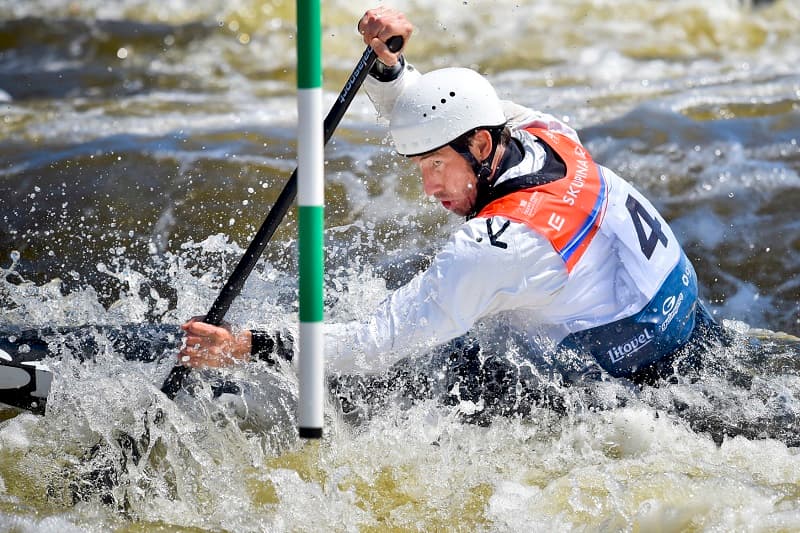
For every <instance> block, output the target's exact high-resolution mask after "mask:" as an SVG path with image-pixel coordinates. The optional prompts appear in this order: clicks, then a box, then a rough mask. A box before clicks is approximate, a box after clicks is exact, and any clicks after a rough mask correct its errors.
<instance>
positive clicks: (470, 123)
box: [389, 68, 506, 156]
mask: <svg viewBox="0 0 800 533" xmlns="http://www.w3.org/2000/svg"><path fill="white" fill-rule="evenodd" d="M505 123H506V117H505V115H504V114H503V107H502V105H501V104H500V99H499V98H498V97H497V92H495V90H494V87H492V85H491V84H490V83H489V81H488V80H487V79H486V78H484V77H483V76H481V75H480V74H478V73H477V72H475V71H474V70H470V69H468V68H443V69H440V70H434V71H433V72H428V73H427V74H423V75H422V77H420V78H419V80H417V82H415V83H414V84H413V85H411V86H409V87H406V88H405V89H404V90H403V92H402V93H401V94H400V96H399V97H398V98H397V102H396V103H395V105H394V109H393V110H392V118H391V120H390V123H389V130H390V131H391V134H392V139H393V140H394V145H395V148H396V149H397V152H398V153H399V154H401V155H406V156H412V155H419V154H424V153H426V152H430V151H432V150H436V149H438V148H441V147H442V146H444V145H446V144H448V143H450V142H451V141H454V140H455V139H457V138H458V137H460V136H461V135H463V134H464V133H467V132H469V131H471V130H473V129H475V128H480V127H496V126H502V125H503V124H505Z"/></svg>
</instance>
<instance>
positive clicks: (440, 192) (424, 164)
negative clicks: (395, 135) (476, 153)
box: [412, 146, 478, 216]
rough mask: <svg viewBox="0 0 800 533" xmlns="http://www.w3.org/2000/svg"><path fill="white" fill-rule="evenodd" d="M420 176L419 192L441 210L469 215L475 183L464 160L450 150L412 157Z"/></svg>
mask: <svg viewBox="0 0 800 533" xmlns="http://www.w3.org/2000/svg"><path fill="white" fill-rule="evenodd" d="M412 159H413V161H414V162H415V163H417V165H419V168H420V171H421V172H422V188H423V190H424V191H425V194H426V195H428V196H433V197H434V198H436V199H437V200H438V201H439V202H441V204H442V206H443V207H444V208H445V209H447V210H449V211H452V212H453V213H455V214H457V215H461V216H466V215H468V214H469V213H470V212H472V208H473V207H474V206H475V200H476V199H477V194H478V187H477V184H478V179H477V177H476V176H475V172H474V171H473V170H472V167H471V166H470V164H469V163H467V160H466V159H464V158H463V157H462V156H461V155H460V154H459V153H458V152H456V151H455V150H453V149H452V148H451V147H450V146H443V147H442V148H439V149H438V150H435V151H433V152H430V153H427V154H423V155H421V156H415V157H412Z"/></svg>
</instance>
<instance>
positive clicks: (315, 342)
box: [297, 0, 325, 439]
mask: <svg viewBox="0 0 800 533" xmlns="http://www.w3.org/2000/svg"><path fill="white" fill-rule="evenodd" d="M297 114H298V145H297V205H298V213H297V218H298V239H297V242H298V248H299V262H300V268H299V290H300V339H299V348H300V353H299V357H300V361H299V363H298V364H299V378H300V399H299V413H298V425H299V432H300V437H302V438H307V439H318V438H320V437H322V422H323V405H324V401H323V400H324V398H323V394H324V373H325V371H324V363H325V358H324V340H323V333H322V324H323V294H322V289H323V271H324V268H325V267H324V263H325V254H324V242H323V229H324V209H325V208H324V203H325V182H324V181H325V180H324V157H325V154H324V148H325V141H324V140H323V120H322V116H323V115H322V21H321V16H320V0H297Z"/></svg>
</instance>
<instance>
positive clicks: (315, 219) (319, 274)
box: [297, 205, 325, 322]
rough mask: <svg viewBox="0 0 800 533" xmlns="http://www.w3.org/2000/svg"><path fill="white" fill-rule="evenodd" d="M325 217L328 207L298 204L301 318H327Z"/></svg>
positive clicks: (311, 319)
mask: <svg viewBox="0 0 800 533" xmlns="http://www.w3.org/2000/svg"><path fill="white" fill-rule="evenodd" d="M324 221H325V209H324V207H322V206H310V205H309V206H305V205H301V206H299V207H298V213H297V225H298V233H299V235H300V236H301V238H300V241H299V246H300V250H299V262H300V280H299V289H300V322H322V318H323V293H322V290H323V269H324V268H325V254H324V243H323V229H324Z"/></svg>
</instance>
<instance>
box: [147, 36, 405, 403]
mask: <svg viewBox="0 0 800 533" xmlns="http://www.w3.org/2000/svg"><path fill="white" fill-rule="evenodd" d="M386 45H387V46H388V47H389V50H391V51H392V52H397V51H398V50H400V49H401V48H402V47H403V38H402V37H400V36H395V37H392V38H390V39H389V40H388V41H387V42H386ZM377 59H378V56H377V55H376V54H375V51H374V50H373V49H372V47H370V46H368V47H367V49H366V50H364V54H363V55H362V56H361V60H360V61H359V62H358V64H357V65H356V68H355V69H354V70H353V73H352V74H350V78H349V79H348V80H347V83H345V84H344V87H343V88H342V91H341V92H340V93H339V97H338V98H337V99H336V102H334V104H333V107H331V110H330V111H329V112H328V116H326V117H325V123H324V138H325V141H324V142H325V143H326V144H327V142H328V140H329V139H330V138H331V136H332V135H333V132H334V130H335V129H336V127H337V126H338V125H339V122H340V121H341V120H342V117H343V116H344V114H345V112H346V111H347V108H348V107H350V103H351V102H352V101H353V98H354V97H355V94H356V92H358V89H359V87H361V84H362V83H363V82H364V79H365V78H366V77H367V74H368V73H369V71H370V69H371V68H372V65H374V64H375V61H376V60H377ZM296 195H297V168H295V169H294V172H292V175H291V177H290V178H289V181H288V182H286V185H284V187H283V190H282V191H281V194H280V195H279V196H278V199H277V200H276V201H275V205H273V206H272V209H270V211H269V214H267V218H266V219H265V220H264V222H263V224H261V227H260V228H259V229H258V231H257V232H256V234H255V236H254V237H253V240H252V241H250V245H249V246H248V247H247V250H245V252H244V254H243V255H242V258H241V259H240V260H239V264H237V265H236V268H235V269H234V270H233V273H231V275H230V277H229V278H228V281H227V283H225V286H224V287H222V290H221V291H220V293H219V296H217V299H216V300H214V304H213V305H212V306H211V309H210V310H209V311H208V314H207V315H206V317H205V319H204V320H203V321H204V322H205V323H206V324H211V325H214V326H219V325H221V324H222V321H223V319H224V318H225V314H226V313H227V312H228V309H230V307H231V304H233V301H234V300H235V299H236V297H237V296H239V294H240V293H241V292H242V287H244V284H245V282H246V281H247V278H248V276H250V273H251V272H252V271H253V268H255V266H256V263H257V262H258V259H259V257H261V254H262V253H263V252H264V248H266V247H267V243H269V241H270V239H271V238H272V236H273V235H274V234H275V230H276V229H278V225H279V224H280V223H281V221H282V220H283V217H284V216H286V213H287V212H288V211H289V208H290V207H291V205H292V203H293V202H294V198H295V196H296ZM189 371H190V369H189V367H187V366H183V365H176V366H175V367H173V368H172V370H171V371H170V373H169V376H167V379H166V380H164V384H163V385H162V386H161V392H163V393H164V394H166V395H167V397H168V398H169V399H173V398H175V395H176V394H178V391H179V390H180V388H181V386H182V385H183V380H184V379H185V378H186V376H187V375H188V374H189Z"/></svg>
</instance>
